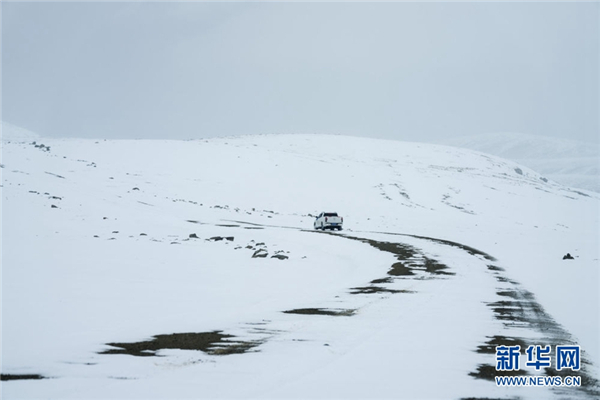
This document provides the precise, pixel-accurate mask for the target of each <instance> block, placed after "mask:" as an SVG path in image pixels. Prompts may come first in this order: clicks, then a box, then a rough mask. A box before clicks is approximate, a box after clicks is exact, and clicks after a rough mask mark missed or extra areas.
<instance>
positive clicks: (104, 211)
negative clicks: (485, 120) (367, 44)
mask: <svg viewBox="0 0 600 400" xmlns="http://www.w3.org/2000/svg"><path fill="white" fill-rule="evenodd" d="M42 145H43V147H42ZM2 146H3V148H2V154H3V159H2V177H3V182H2V202H3V215H2V221H3V222H2V225H3V231H2V246H3V249H2V250H3V251H2V273H3V279H2V282H3V283H2V292H3V303H2V315H3V328H2V336H3V343H2V357H3V365H2V373H3V374H10V375H11V376H16V377H18V376H24V375H28V374H40V375H43V376H45V377H52V378H55V379H42V380H24V379H18V380H14V381H10V382H3V383H2V390H3V392H4V393H5V394H7V395H8V396H12V397H17V396H18V397H40V396H42V395H43V396H50V397H58V398H88V397H94V396H100V397H122V398H128V397H155V398H161V397H162V398H164V397H170V398H172V397H190V396H191V397H205V398H217V397H219V398H231V397H243V398H256V397H266V398H290V397H303V398H316V397H342V398H350V397H353V398H366V397H371V398H372V397H391V396H396V395H398V393H401V394H402V395H404V396H405V397H412V398H415V397H421V398H439V397H448V396H450V397H454V398H459V397H464V398H467V397H488V398H489V397H499V396H504V395H506V394H507V393H509V395H511V396H520V397H522V398H539V397H540V395H541V396H543V397H546V396H555V395H556V396H560V395H561V392H557V391H556V390H550V389H544V388H535V389H533V390H534V391H532V390H531V388H508V389H507V388H498V387H496V386H495V384H494V383H493V382H491V381H489V375H487V374H486V373H485V371H487V369H486V368H489V366H490V365H493V364H494V354H493V352H492V353H490V352H489V351H488V350H486V349H488V348H493V345H494V344H497V343H498V341H499V340H500V339H498V338H500V337H505V338H519V340H523V341H524V342H523V343H531V344H540V345H544V344H552V345H554V344H556V343H558V344H560V343H564V344H580V345H581V346H582V348H583V349H584V358H585V360H586V362H587V364H586V367H585V370H584V371H582V372H581V374H582V375H583V376H586V377H591V376H594V374H595V372H596V371H597V370H596V365H597V363H598V362H599V357H598V342H597V338H598V337H599V335H598V291H597V289H598V247H597V243H598V239H599V238H598V224H599V221H598V217H599V216H598V209H599V208H598V205H599V203H598V202H599V200H600V195H597V194H595V193H592V192H585V191H577V190H573V189H570V188H567V187H563V186H561V185H559V184H556V183H553V182H551V181H548V180H547V179H545V178H544V177H543V176H540V175H539V174H537V173H535V172H533V171H532V170H529V169H528V168H525V167H523V166H520V165H518V164H515V163H512V162H509V161H506V160H503V159H500V158H496V157H493V156H487V155H484V154H480V153H475V152H472V151H469V150H461V149H456V148H451V147H445V146H436V145H425V144H415V143H402V142H395V141H383V140H373V139H364V138H354V137H343V136H324V135H266V136H247V137H237V138H224V139H210V140H199V141H100V140H98V141H94V140H76V139H69V140H56V139H54V140H50V139H47V138H40V139H38V140H37V141H36V144H35V145H34V144H32V142H30V141H29V140H22V139H19V138H17V139H14V138H13V139H11V138H10V137H4V138H3V143H2ZM321 211H337V212H339V213H340V214H341V215H342V216H343V217H344V224H345V230H344V231H342V232H341V234H327V233H321V232H315V231H313V229H312V221H313V217H312V216H313V215H316V214H318V213H319V212H321ZM567 252H570V253H571V254H572V255H574V257H575V259H574V260H570V261H563V260H562V256H563V255H564V254H566V253H567ZM263 254H267V257H265V258H261V257H259V256H260V255H263ZM253 256H254V257H253ZM274 256H275V257H274ZM557 292H560V296H557ZM499 304H500V305H506V304H511V305H512V307H504V306H499ZM582 304H586V305H591V306H589V307H588V306H586V307H585V308H583V307H582V306H581V305H582ZM584 309H585V311H583V310H584ZM515 310H536V311H535V312H529V311H518V313H517V311H515ZM588 310H589V311H588ZM515 313H516V314H515ZM584 313H585V314H584ZM507 315H509V316H510V318H511V319H510V320H507V319H506V316H507ZM515 322H519V323H518V324H516V323H515ZM465 326H468V327H469V329H467V330H465V328H464V327H465ZM490 346H492V347H490ZM192 349H194V350H192ZM156 356H161V357H156ZM596 375H597V374H596ZM399 377H400V378H399ZM432 377H433V378H432ZM398 379H400V380H401V381H400V383H398V382H399V381H398ZM431 379H434V380H435V381H436V382H437V384H436V385H431ZM563 390H566V389H563ZM596 390H597V389H595V388H594V384H593V382H592V383H588V385H587V386H585V387H584V388H583V389H579V390H578V389H571V390H570V391H568V395H569V396H574V397H581V398H592V397H593V396H595V395H596V394H597V392H595V391H596Z"/></svg>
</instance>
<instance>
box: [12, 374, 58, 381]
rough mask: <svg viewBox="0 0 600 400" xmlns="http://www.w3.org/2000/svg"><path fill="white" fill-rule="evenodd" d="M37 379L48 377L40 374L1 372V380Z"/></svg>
mask: <svg viewBox="0 0 600 400" xmlns="http://www.w3.org/2000/svg"><path fill="white" fill-rule="evenodd" d="M35 379H48V378H47V377H45V376H42V375H38V374H25V375H13V374H0V381H20V380H35Z"/></svg>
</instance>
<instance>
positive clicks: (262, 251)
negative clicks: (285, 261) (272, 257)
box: [252, 249, 269, 258]
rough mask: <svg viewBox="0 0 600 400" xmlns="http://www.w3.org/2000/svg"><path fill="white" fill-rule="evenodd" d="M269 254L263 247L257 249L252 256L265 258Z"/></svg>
mask: <svg viewBox="0 0 600 400" xmlns="http://www.w3.org/2000/svg"><path fill="white" fill-rule="evenodd" d="M268 255H269V252H267V251H266V250H265V249H258V250H256V251H255V252H254V254H252V258H266V257H267V256H268Z"/></svg>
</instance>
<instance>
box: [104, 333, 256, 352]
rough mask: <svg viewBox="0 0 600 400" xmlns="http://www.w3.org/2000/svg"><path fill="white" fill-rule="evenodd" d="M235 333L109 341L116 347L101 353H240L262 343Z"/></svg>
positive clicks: (179, 334)
mask: <svg viewBox="0 0 600 400" xmlns="http://www.w3.org/2000/svg"><path fill="white" fill-rule="evenodd" d="M233 338H235V336H233V335H227V334H223V333H221V331H214V332H201V333H173V334H170V335H156V336H153V338H152V340H146V341H143V342H135V343H108V345H109V346H111V347H117V348H116V349H109V350H105V351H103V352H100V353H99V354H129V355H132V356H138V357H150V356H156V355H157V354H156V352H157V351H158V350H162V349H180V350H200V351H203V352H204V353H207V354H211V355H227V354H240V353H245V352H247V351H248V350H250V349H252V348H254V347H256V346H258V345H259V344H261V342H260V341H236V340H231V339H233Z"/></svg>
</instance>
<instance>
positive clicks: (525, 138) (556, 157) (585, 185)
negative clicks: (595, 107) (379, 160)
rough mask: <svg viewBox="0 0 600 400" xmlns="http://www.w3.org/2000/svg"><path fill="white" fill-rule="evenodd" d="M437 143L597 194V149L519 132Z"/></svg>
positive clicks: (599, 183) (599, 177)
mask: <svg viewBox="0 0 600 400" xmlns="http://www.w3.org/2000/svg"><path fill="white" fill-rule="evenodd" d="M440 144H446V145H450V146H456V147H462V148H466V149H471V150H477V151H481V152H483V153H488V154H493V155H495V156H498V157H502V158H506V159H509V160H512V161H515V162H517V163H519V164H522V165H525V166H527V167H529V168H531V169H533V170H535V171H537V172H539V173H540V174H542V175H544V176H545V177H546V178H548V179H552V180H554V181H556V182H559V183H561V184H563V185H567V186H571V187H577V188H581V189H587V190H592V191H595V192H600V146H599V143H598V142H596V143H587V142H582V141H578V140H570V139H559V138H551V137H544V136H538V135H528V134H522V133H487V134H482V135H475V136H463V137H455V138H449V139H446V140H443V141H441V142H440Z"/></svg>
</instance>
